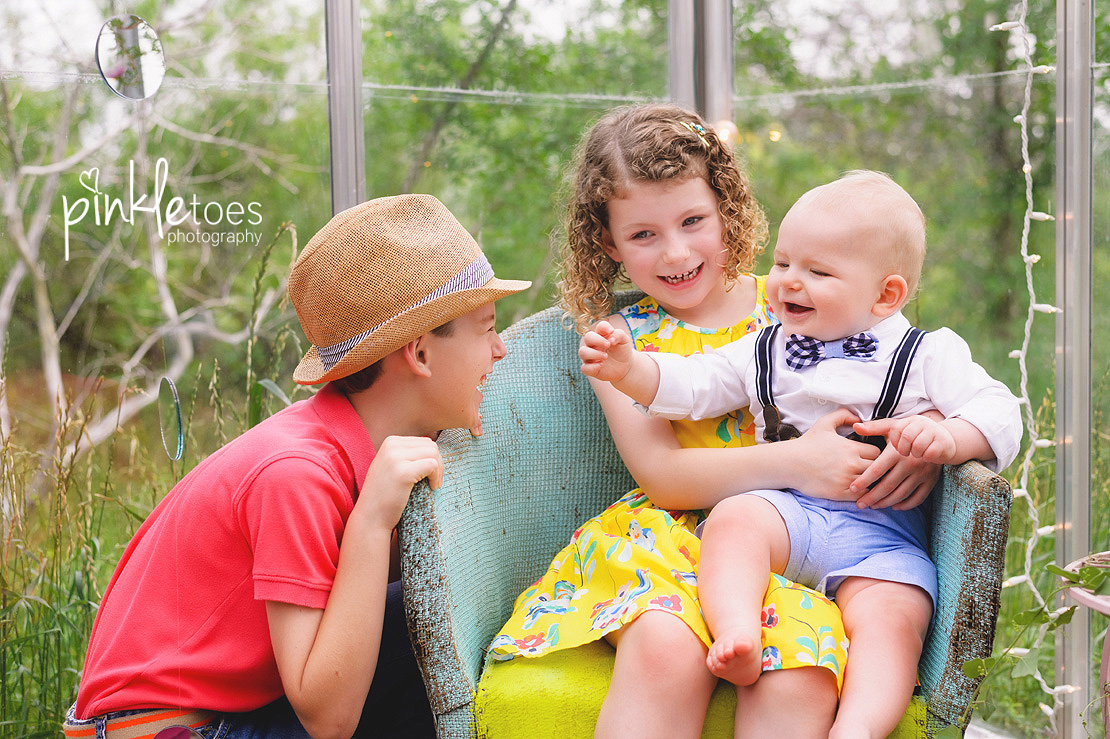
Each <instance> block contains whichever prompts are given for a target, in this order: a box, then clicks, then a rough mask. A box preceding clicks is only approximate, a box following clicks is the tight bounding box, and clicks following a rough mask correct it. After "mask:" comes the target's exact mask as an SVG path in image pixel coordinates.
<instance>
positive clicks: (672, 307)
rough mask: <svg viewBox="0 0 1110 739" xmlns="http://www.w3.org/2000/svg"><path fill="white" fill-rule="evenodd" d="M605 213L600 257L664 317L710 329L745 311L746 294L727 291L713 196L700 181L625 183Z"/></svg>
mask: <svg viewBox="0 0 1110 739" xmlns="http://www.w3.org/2000/svg"><path fill="white" fill-rule="evenodd" d="M607 211H608V216H609V223H608V224H607V227H606V228H605V230H604V232H603V243H602V247H603V248H604V249H605V253H606V254H608V255H609V257H610V258H612V259H613V260H614V261H617V262H620V263H621V264H623V265H624V270H625V272H626V273H627V275H628V279H629V280H630V281H631V282H632V283H633V284H634V285H636V286H637V287H638V288H640V289H641V290H643V291H644V292H646V293H647V294H648V295H650V296H651V297H653V298H654V299H655V300H656V301H657V302H658V303H659V304H660V305H661V306H662V307H663V309H664V310H665V311H667V313H669V314H670V315H672V316H673V317H675V318H677V319H678V320H681V321H686V322H689V323H692V324H695V325H698V326H704V327H707V328H711V327H715V326H726V325H731V323H733V322H734V318H735V316H736V315H737V314H738V313H740V314H742V313H743V312H744V311H742V310H741V309H740V308H741V307H742V306H739V303H738V301H740V300H744V299H746V298H750V296H746V293H745V291H741V290H732V291H729V290H727V289H726V288H727V287H728V285H729V283H728V281H727V280H726V279H725V273H724V269H723V267H722V264H723V259H724V251H725V246H724V242H723V241H722V225H721V215H720V211H719V210H718V202H717V193H716V192H715V191H714V190H713V188H711V187H710V186H709V183H708V182H706V181H705V178H703V177H690V178H688V179H685V180H669V181H666V182H643V181H636V182H631V183H628V184H626V185H624V186H623V187H622V188H621V197H619V198H613V199H612V200H610V201H609V203H608V204H607ZM748 310H749V311H750V310H751V308H748Z"/></svg>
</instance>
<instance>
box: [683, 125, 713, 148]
mask: <svg viewBox="0 0 1110 739" xmlns="http://www.w3.org/2000/svg"><path fill="white" fill-rule="evenodd" d="M682 125H684V126H686V128H688V129H690V131H692V132H693V133H696V134H697V135H698V138H699V139H701V142H702V144H704V145H705V148H707V149H708V148H709V140H708V139H706V138H705V128H704V127H703V126H702V125H701V124H700V123H690V122H689V121H682Z"/></svg>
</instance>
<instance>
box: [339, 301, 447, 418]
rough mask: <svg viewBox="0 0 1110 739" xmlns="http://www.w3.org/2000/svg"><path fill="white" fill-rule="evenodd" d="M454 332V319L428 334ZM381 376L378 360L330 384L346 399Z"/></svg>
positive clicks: (437, 334) (380, 366)
mask: <svg viewBox="0 0 1110 739" xmlns="http://www.w3.org/2000/svg"><path fill="white" fill-rule="evenodd" d="M454 332H455V319H451V320H450V321H448V322H447V323H444V324H443V325H440V326H436V327H435V328H433V329H432V330H431V331H429V332H428V333H430V334H435V335H436V336H439V337H446V336H450V335H451V334H453V333H454ZM381 375H382V360H380V359H379V360H378V361H376V362H374V363H373V364H371V365H370V366H368V367H363V368H362V369H360V370H359V371H358V372H353V373H351V374H349V375H347V376H346V377H340V378H339V379H338V380H332V381H331V384H332V385H335V387H337V388H338V389H339V392H341V393H343V394H344V395H346V396H347V397H348V398H349V397H351V396H352V395H354V394H355V393H361V392H362V391H363V390H366V389H367V388H368V387H370V386H371V385H373V384H374V383H375V382H377V381H378V378H379V377H381Z"/></svg>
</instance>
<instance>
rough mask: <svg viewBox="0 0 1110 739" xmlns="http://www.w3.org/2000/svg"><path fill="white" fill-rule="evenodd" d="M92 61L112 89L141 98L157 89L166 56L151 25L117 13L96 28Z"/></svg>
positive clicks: (160, 82)
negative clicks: (98, 30) (94, 50)
mask: <svg viewBox="0 0 1110 739" xmlns="http://www.w3.org/2000/svg"><path fill="white" fill-rule="evenodd" d="M96 64H97V66H98V67H100V76H101V77H103V78H104V81H105V82H106V83H107V84H108V87H110V88H112V92H114V93H116V94H117V95H119V96H120V97H123V98H127V99H128V100H144V99H146V98H148V97H150V96H151V95H153V94H154V93H156V92H158V87H159V86H160V85H161V84H162V78H163V77H165V76H166V57H165V55H163V54H162V42H161V41H160V40H159V39H158V34H157V33H155V31H154V28H153V27H152V26H151V25H150V24H149V23H147V22H146V21H144V20H143V19H142V18H140V17H139V16H137V15H117V16H116V17H114V18H109V19H108V21H107V22H106V23H105V24H104V25H103V26H101V27H100V35H99V36H98V37H97V39H96Z"/></svg>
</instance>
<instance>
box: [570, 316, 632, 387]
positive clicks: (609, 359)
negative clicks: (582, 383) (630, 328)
mask: <svg viewBox="0 0 1110 739" xmlns="http://www.w3.org/2000/svg"><path fill="white" fill-rule="evenodd" d="M635 354H636V350H635V349H634V348H633V346H632V337H631V336H629V335H628V333H627V332H625V331H622V330H620V329H618V328H614V327H613V326H612V325H610V324H609V322H608V321H598V322H597V324H596V325H595V326H594V327H593V329H591V330H590V331H587V332H586V334H585V336H583V337H582V342H581V343H580V344H579V345H578V358H579V359H581V360H582V374H584V375H586V376H588V377H594V378H597V379H598V380H605V381H606V382H619V381H620V380H623V379H624V377H625V375H627V374H628V371H629V369H631V367H632V361H633V357H634V356H635Z"/></svg>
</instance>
